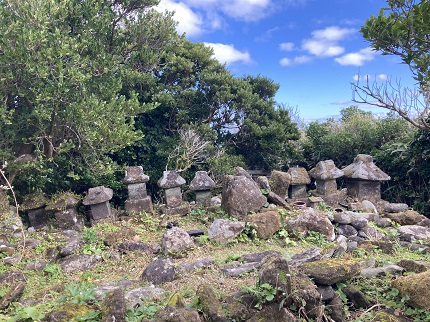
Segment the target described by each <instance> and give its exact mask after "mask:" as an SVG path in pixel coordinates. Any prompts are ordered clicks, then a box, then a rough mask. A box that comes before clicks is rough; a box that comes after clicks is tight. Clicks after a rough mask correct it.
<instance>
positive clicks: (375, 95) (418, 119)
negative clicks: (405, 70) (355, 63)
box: [352, 0, 430, 131]
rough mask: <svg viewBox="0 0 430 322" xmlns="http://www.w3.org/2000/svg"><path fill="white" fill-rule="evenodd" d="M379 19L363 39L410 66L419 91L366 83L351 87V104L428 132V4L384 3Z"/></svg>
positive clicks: (375, 18) (412, 0)
mask: <svg viewBox="0 0 430 322" xmlns="http://www.w3.org/2000/svg"><path fill="white" fill-rule="evenodd" d="M387 3H388V6H389V8H382V9H381V10H380V12H379V15H378V16H371V17H370V18H369V19H367V20H366V22H365V24H364V26H363V27H362V28H361V33H362V34H363V37H364V38H365V39H366V40H368V41H369V42H370V44H371V46H372V47H373V48H374V49H375V50H378V51H381V52H382V54H383V55H395V56H398V57H400V59H401V60H402V62H403V63H404V64H406V65H408V66H409V68H410V70H411V72H412V75H413V78H414V79H415V80H416V81H417V84H418V88H419V90H418V91H414V90H409V89H402V87H401V86H400V84H396V85H394V84H392V83H390V82H388V83H387V84H385V85H383V86H379V85H378V84H376V83H373V84H371V83H370V82H369V80H368V79H367V80H365V81H364V85H360V81H358V82H357V83H355V84H352V87H353V92H354V101H355V102H357V103H367V104H370V105H374V106H378V107H382V108H386V109H388V110H391V111H394V112H396V113H397V114H399V115H400V116H401V117H402V118H404V119H405V120H407V121H408V122H410V123H411V124H412V125H414V126H415V127H417V128H419V129H421V130H424V131H430V126H429V125H428V123H427V119H428V117H429V100H430V74H429V67H430V2H429V1H415V0H387Z"/></svg>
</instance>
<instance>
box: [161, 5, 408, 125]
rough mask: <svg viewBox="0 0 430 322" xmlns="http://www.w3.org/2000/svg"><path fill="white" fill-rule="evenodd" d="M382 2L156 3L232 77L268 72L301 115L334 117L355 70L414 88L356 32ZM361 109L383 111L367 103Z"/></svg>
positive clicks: (283, 99) (402, 69)
mask: <svg viewBox="0 0 430 322" xmlns="http://www.w3.org/2000/svg"><path fill="white" fill-rule="evenodd" d="M382 7H387V3H386V1H385V0H161V2H160V4H159V9H160V10H169V11H175V15H174V19H175V20H177V21H178V27H177V31H178V33H180V34H182V33H185V34H186V37H187V38H188V39H190V40H192V41H194V42H204V43H206V44H207V45H208V46H211V47H212V48H213V49H214V53H215V57H216V58H217V59H218V60H219V61H221V62H223V63H224V62H225V63H226V64H227V68H228V69H229V70H230V71H231V72H232V73H233V74H234V75H236V76H238V77H240V76H243V75H258V74H261V75H262V76H266V77H269V78H271V79H273V80H274V81H275V82H276V83H278V84H280V86H281V87H280V89H279V91H278V94H277V96H276V101H277V102H279V103H283V104H286V105H289V106H291V107H297V111H298V114H299V116H300V118H301V119H304V120H314V119H320V118H326V117H330V116H336V115H339V111H340V110H341V109H342V108H345V107H348V106H350V105H352V104H355V103H353V102H352V90H351V84H350V83H351V82H354V81H355V80H356V79H357V77H358V75H361V76H360V78H361V79H365V78H366V77H368V78H369V80H371V81H375V82H378V83H381V84H382V83H383V82H386V81H387V80H391V82H392V84H393V85H396V83H397V82H400V84H401V85H403V86H412V85H413V84H414V81H413V79H412V76H411V73H410V71H409V69H408V67H407V66H405V65H402V64H400V60H399V59H398V58H396V57H393V56H382V55H380V54H379V53H378V52H375V51H372V50H371V48H370V47H369V43H368V42H366V41H365V40H364V38H363V37H362V36H361V34H360V32H359V29H360V27H361V26H362V25H363V23H364V21H365V20H366V19H367V18H368V17H370V16H371V15H372V14H373V15H377V14H378V12H379V10H380V8H382ZM360 108H362V109H365V110H370V111H373V112H375V113H380V112H381V111H383V110H376V109H375V108H372V107H370V106H364V105H360Z"/></svg>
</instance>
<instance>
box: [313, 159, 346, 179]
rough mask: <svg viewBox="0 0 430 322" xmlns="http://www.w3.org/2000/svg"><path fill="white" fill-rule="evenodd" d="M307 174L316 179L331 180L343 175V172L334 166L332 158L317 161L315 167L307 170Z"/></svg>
mask: <svg viewBox="0 0 430 322" xmlns="http://www.w3.org/2000/svg"><path fill="white" fill-rule="evenodd" d="M309 175H310V176H311V177H312V178H315V179H318V180H333V179H337V178H340V177H343V175H344V173H343V171H342V170H340V169H338V168H337V167H336V165H335V164H334V162H333V160H325V161H320V162H318V163H317V165H316V166H315V168H313V169H311V170H309Z"/></svg>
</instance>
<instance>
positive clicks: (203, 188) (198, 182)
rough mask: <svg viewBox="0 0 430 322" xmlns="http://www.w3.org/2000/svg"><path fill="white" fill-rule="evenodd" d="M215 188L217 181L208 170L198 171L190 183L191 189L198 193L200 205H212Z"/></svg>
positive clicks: (197, 199)
mask: <svg viewBox="0 0 430 322" xmlns="http://www.w3.org/2000/svg"><path fill="white" fill-rule="evenodd" d="M213 188H215V182H214V181H213V180H212V178H211V177H209V175H208V173H207V172H206V171H197V172H196V174H195V176H194V179H193V180H192V181H191V183H190V190H191V191H194V192H195V193H196V204H198V205H204V206H210V203H211V197H212V195H211V190H212V189H213Z"/></svg>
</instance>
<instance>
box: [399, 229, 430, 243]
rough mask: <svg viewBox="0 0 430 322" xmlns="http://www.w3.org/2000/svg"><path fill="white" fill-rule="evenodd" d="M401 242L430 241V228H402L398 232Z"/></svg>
mask: <svg viewBox="0 0 430 322" xmlns="http://www.w3.org/2000/svg"><path fill="white" fill-rule="evenodd" d="M397 232H398V234H399V238H400V240H404V241H407V242H414V241H417V240H423V241H425V240H430V228H428V227H422V226H418V225H407V226H401V227H399V229H398V230H397Z"/></svg>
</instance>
